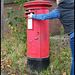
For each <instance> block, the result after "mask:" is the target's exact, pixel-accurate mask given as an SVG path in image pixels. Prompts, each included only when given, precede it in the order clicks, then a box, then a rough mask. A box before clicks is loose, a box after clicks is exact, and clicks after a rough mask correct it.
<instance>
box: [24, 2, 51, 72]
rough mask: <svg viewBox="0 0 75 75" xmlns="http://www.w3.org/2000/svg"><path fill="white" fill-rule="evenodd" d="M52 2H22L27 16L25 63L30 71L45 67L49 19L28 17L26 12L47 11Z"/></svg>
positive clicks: (42, 12)
mask: <svg viewBox="0 0 75 75" xmlns="http://www.w3.org/2000/svg"><path fill="white" fill-rule="evenodd" d="M50 6H52V3H50V2H48V1H30V2H26V3H25V4H24V7H26V12H25V17H27V56H28V61H27V64H28V66H29V67H30V69H31V70H32V71H35V70H37V71H38V72H40V71H41V70H43V69H45V68H47V67H48V66H49V63H50V60H49V59H50V56H49V20H36V19H29V18H28V14H30V13H33V14H45V13H49V7H50Z"/></svg>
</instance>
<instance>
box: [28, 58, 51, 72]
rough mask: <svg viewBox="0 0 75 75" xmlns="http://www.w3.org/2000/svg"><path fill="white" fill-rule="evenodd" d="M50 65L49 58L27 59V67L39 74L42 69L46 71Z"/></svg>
mask: <svg viewBox="0 0 75 75" xmlns="http://www.w3.org/2000/svg"><path fill="white" fill-rule="evenodd" d="M49 64H50V57H47V58H41V59H38V58H30V57H28V61H27V66H28V67H29V68H30V70H32V72H34V71H35V70H36V71H37V72H41V71H42V70H43V69H47V67H48V66H49Z"/></svg>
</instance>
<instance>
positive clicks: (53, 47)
mask: <svg viewBox="0 0 75 75" xmlns="http://www.w3.org/2000/svg"><path fill="white" fill-rule="evenodd" d="M26 51H27V43H23V42H21V41H20V40H18V39H17V38H15V37H13V36H10V37H5V38H4V40H2V41H1V59H4V61H2V65H3V66H7V65H10V67H9V68H8V71H7V72H8V73H9V74H12V73H14V74H15V75H17V74H18V75H24V74H25V75H28V74H27V73H26V72H27V66H26V61H27V60H26V57H27V53H26ZM4 56H5V57H4ZM6 61H11V62H12V63H8V64H7V63H6ZM3 69H7V67H4V68H2V70H3ZM70 70H71V50H70V45H69V41H68V40H61V41H60V39H59V40H51V39H50V65H49V67H48V68H47V70H43V71H42V72H41V73H40V74H39V75H63V73H64V72H66V74H67V75H70ZM31 75H33V74H31ZM35 75H38V73H37V72H35Z"/></svg>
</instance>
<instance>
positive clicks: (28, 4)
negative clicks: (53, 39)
mask: <svg viewBox="0 0 75 75" xmlns="http://www.w3.org/2000/svg"><path fill="white" fill-rule="evenodd" d="M31 5H48V6H52V3H51V2H49V1H29V2H26V3H24V5H23V6H24V7H26V6H31Z"/></svg>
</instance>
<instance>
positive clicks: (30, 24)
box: [28, 19, 32, 29]
mask: <svg viewBox="0 0 75 75" xmlns="http://www.w3.org/2000/svg"><path fill="white" fill-rule="evenodd" d="M28 29H32V19H28Z"/></svg>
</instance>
